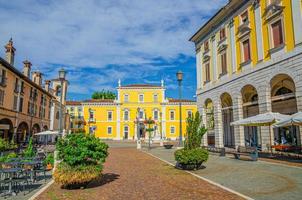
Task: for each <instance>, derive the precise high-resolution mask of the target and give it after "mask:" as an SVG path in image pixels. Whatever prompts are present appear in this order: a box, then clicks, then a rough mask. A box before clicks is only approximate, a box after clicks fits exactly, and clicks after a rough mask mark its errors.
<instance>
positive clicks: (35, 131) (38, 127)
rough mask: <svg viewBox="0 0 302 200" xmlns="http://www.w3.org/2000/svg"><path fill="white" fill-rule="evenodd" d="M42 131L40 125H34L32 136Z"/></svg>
mask: <svg viewBox="0 0 302 200" xmlns="http://www.w3.org/2000/svg"><path fill="white" fill-rule="evenodd" d="M40 131H41V129H40V126H39V124H34V125H33V128H32V135H34V134H35V133H39V132H40Z"/></svg>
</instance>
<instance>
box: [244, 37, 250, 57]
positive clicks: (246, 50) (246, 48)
mask: <svg viewBox="0 0 302 200" xmlns="http://www.w3.org/2000/svg"><path fill="white" fill-rule="evenodd" d="M243 53H244V62H246V61H248V60H250V58H251V57H250V40H246V41H244V42H243Z"/></svg>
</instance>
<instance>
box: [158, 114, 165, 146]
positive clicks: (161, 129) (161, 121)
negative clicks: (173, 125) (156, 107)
mask: <svg viewBox="0 0 302 200" xmlns="http://www.w3.org/2000/svg"><path fill="white" fill-rule="evenodd" d="M159 117H160V124H159V125H160V146H161V147H162V146H164V142H163V113H162V112H160V113H159Z"/></svg>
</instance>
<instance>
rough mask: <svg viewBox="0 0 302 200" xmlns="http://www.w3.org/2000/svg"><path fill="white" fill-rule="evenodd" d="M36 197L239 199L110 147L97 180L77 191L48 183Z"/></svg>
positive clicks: (134, 152) (149, 159) (152, 160)
mask: <svg viewBox="0 0 302 200" xmlns="http://www.w3.org/2000/svg"><path fill="white" fill-rule="evenodd" d="M37 199H39V200H45V199H51V200H56V199H72V200H76V199H77V200H80V199H82V200H84V199H89V200H93V199H97V200H100V199H114V200H118V199H129V200H130V199H131V200H132V199H182V200H183V199H203V200H204V199H215V200H217V199H218V200H219V199H241V197H239V196H237V195H235V194H232V193H230V192H227V191H225V190H223V189H221V188H218V187H216V186H214V185H211V184H209V183H207V182H205V181H203V180H201V179H198V178H196V177H194V176H192V175H190V174H188V173H185V172H183V171H181V170H177V169H175V168H173V167H172V166H170V165H168V164H166V163H164V162H162V161H160V160H158V159H156V158H153V157H151V156H150V155H147V154H145V153H143V152H141V151H138V150H136V149H135V148H133V147H132V148H129V147H128V148H119V147H116V148H110V155H109V157H108V160H107V162H106V164H105V169H104V176H103V178H102V181H101V182H100V183H95V184H91V185H90V186H89V188H86V189H78V190H65V189H61V188H60V186H59V185H57V184H53V185H51V186H50V187H49V188H48V189H47V190H46V191H45V192H44V193H42V194H41V195H40V196H39V197H38V198H37Z"/></svg>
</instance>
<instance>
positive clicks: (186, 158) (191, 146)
mask: <svg viewBox="0 0 302 200" xmlns="http://www.w3.org/2000/svg"><path fill="white" fill-rule="evenodd" d="M201 121H202V118H201V116H200V114H199V112H196V114H195V115H192V116H191V117H189V118H187V131H186V136H185V143H184V148H183V149H179V150H177V151H175V153H174V156H175V160H176V161H177V163H176V167H177V168H179V169H185V170H196V169H200V168H201V167H202V163H203V162H205V161H207V160H208V157H209V153H208V151H207V150H206V149H204V148H202V147H201V139H202V137H203V135H204V134H205V133H206V131H207V129H206V128H205V127H204V126H201Z"/></svg>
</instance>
